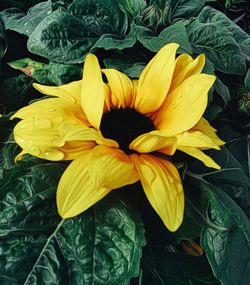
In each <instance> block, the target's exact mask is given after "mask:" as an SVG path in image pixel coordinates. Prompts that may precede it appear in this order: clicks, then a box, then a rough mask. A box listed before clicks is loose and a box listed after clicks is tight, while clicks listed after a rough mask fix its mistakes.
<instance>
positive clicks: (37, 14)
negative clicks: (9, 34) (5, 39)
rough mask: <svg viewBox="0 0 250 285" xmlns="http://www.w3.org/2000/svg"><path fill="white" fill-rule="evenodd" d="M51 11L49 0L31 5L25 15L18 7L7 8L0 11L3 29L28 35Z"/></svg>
mask: <svg viewBox="0 0 250 285" xmlns="http://www.w3.org/2000/svg"><path fill="white" fill-rule="evenodd" d="M51 13H52V8H51V4H50V2H49V1H45V2H41V3H38V4H37V5H35V6H34V7H31V8H30V9H29V10H28V12H27V15H26V14H25V13H24V12H23V11H22V10H20V9H18V8H9V9H6V10H4V11H2V12H1V13H0V18H1V19H2V21H3V23H4V26H5V29H6V30H12V31H15V32H18V33H20V34H23V35H26V36H29V35H30V34H31V33H32V32H33V30H34V29H35V27H36V26H37V25H38V24H39V23H40V22H41V21H42V20H43V19H44V18H45V17H46V16H47V15H49V14H51Z"/></svg>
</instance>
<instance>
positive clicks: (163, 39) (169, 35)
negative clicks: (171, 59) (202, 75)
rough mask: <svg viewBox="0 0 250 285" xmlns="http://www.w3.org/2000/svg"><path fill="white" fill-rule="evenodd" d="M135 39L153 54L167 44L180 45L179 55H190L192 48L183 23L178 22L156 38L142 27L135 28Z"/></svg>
mask: <svg viewBox="0 0 250 285" xmlns="http://www.w3.org/2000/svg"><path fill="white" fill-rule="evenodd" d="M136 28H137V31H138V34H137V38H138V40H139V41H140V42H141V43H142V45H143V46H144V47H145V48H147V49H149V50H151V51H154V52H157V51H158V50H159V49H160V48H161V47H163V46H164V45H166V44H168V43H173V42H175V43H178V44H180V48H179V50H178V51H179V52H180V53H183V52H185V53H189V54H192V47H191V45H190V43H189V40H188V37H187V32H186V29H185V26H184V22H183V21H178V22H177V23H175V24H173V25H171V26H169V27H167V28H165V29H164V30H162V31H161V32H160V34H159V35H158V36H155V35H154V33H153V32H152V31H151V30H150V29H148V28H146V27H143V26H137V27H136Z"/></svg>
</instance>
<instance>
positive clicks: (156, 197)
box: [131, 154, 184, 232]
mask: <svg viewBox="0 0 250 285" xmlns="http://www.w3.org/2000/svg"><path fill="white" fill-rule="evenodd" d="M131 159H132V161H133V162H134V164H135V167H136V169H137V171H138V173H139V176H140V180H141V183H142V187H143V189H144V192H145V194H146V196H147V198H148V200H149V202H150V204H151V205H152V207H153V208H154V210H155V211H156V212H157V214H158V215H159V216H160V217H161V219H162V221H163V223H164V224H165V226H166V227H167V228H168V229H169V230H170V231H172V232H174V231H176V230H177V229H178V228H179V226H180V224H181V223H182V220H183V213H184V195H183V187H182V184H181V179H180V176H179V173H178V171H177V169H176V168H175V167H174V166H173V165H172V164H171V163H170V162H169V161H167V160H164V159H161V158H158V157H153V156H151V155H147V154H143V155H132V156H131Z"/></svg>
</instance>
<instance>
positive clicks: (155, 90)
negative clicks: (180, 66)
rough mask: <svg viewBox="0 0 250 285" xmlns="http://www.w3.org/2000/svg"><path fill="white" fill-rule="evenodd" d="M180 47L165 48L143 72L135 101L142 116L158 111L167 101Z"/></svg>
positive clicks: (169, 45) (168, 46)
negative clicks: (177, 51)
mask: <svg viewBox="0 0 250 285" xmlns="http://www.w3.org/2000/svg"><path fill="white" fill-rule="evenodd" d="M178 47H179V45H178V44H175V43H172V44H168V45H166V46H164V47H163V48H161V49H160V51H159V52H158V53H157V54H156V55H155V56H154V58H153V59H152V60H151V61H150V62H149V63H148V65H147V66H146V67H145V69H144V70H143V71H142V73H141V75H140V78H139V83H138V90H137V96H136V99H135V108H136V110H138V111H139V112H141V113H142V114H147V113H151V112H154V111H156V110H157V109H159V107H160V106H161V105H162V103H163V101H164V100H165V98H166V96H167V93H168V90H169V87H170V84H171V80H172V76H173V72H174V67H175V54H176V50H177V48H178Z"/></svg>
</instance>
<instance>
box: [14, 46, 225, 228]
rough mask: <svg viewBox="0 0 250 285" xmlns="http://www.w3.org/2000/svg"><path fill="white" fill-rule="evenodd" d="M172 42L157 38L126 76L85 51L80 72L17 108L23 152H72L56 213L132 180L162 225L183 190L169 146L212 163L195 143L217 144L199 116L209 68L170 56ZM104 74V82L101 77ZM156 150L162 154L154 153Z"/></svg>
mask: <svg viewBox="0 0 250 285" xmlns="http://www.w3.org/2000/svg"><path fill="white" fill-rule="evenodd" d="M177 48H178V44H175V43H172V44H168V45H166V46H164V47H163V48H162V49H161V50H160V51H159V52H158V53H157V54H156V55H155V57H154V58H153V59H152V60H151V61H150V62H149V63H148V65H147V66H146V67H145V69H144V70H143V71H142V73H141V75H140V77H139V79H138V80H131V79H129V78H128V77H127V76H126V75H125V74H123V73H121V72H119V71H117V70H115V69H101V68H100V66H99V63H98V60H97V58H96V56H95V55H93V54H88V55H87V56H86V59H85V64H84V71H83V78H82V80H79V81H75V82H72V83H69V84H66V85H62V86H58V87H52V86H43V85H40V84H34V87H35V88H36V89H37V90H39V91H40V92H41V93H43V94H46V95H50V96H55V98H48V99H44V100H41V101H38V102H35V103H32V104H31V105H29V106H27V107H24V108H22V109H20V110H19V111H18V112H17V113H16V114H15V115H14V116H13V118H20V119H22V120H21V121H20V122H19V123H18V124H17V125H16V127H15V128H14V137H15V140H16V142H17V143H18V144H19V145H20V146H21V148H22V149H23V150H22V152H21V153H20V154H19V155H18V157H17V159H21V157H22V155H23V154H26V153H29V154H31V155H34V156H37V157H40V158H43V159H48V160H52V161H59V160H73V161H72V162H71V163H70V165H69V166H68V168H67V169H66V170H65V172H64V174H63V175H62V177H61V180H60V182H59V185H58V189H57V207H58V211H59V214H60V215H61V216H62V217H63V218H70V217H73V216H76V215H78V214H80V213H82V212H83V211H85V210H86V209H88V208H89V207H91V206H92V205H93V204H95V203H96V202H97V201H99V200H100V199H102V198H103V197H104V196H106V195H107V194H108V193H109V192H110V191H111V190H113V189H117V188H120V187H122V186H125V185H128V184H132V183H135V182H136V181H140V182H141V184H142V187H143V189H144V191H145V194H146V196H147V198H148V200H149V202H150V203H151V205H152V207H153V208H154V210H155V211H156V212H157V213H158V215H159V216H160V217H161V219H162V221H163V223H164V224H165V225H166V227H167V228H168V229H169V230H170V231H175V230H177V229H178V227H179V226H180V224H181V222H182V220H183V212H184V194H183V187H182V183H181V179H180V176H179V173H178V171H177V169H176V168H175V166H174V165H173V164H172V163H171V161H170V160H171V156H172V155H173V154H174V153H175V151H176V150H180V151H183V152H185V153H187V154H189V155H191V156H193V157H195V158H197V159H199V160H201V161H202V162H203V163H204V164H205V165H206V166H208V167H213V168H216V169H219V168H220V166H219V165H218V164H216V163H215V162H214V161H213V160H212V159H211V158H210V157H209V156H207V155H206V154H205V153H204V152H203V151H202V150H205V149H210V148H213V149H220V147H219V146H220V145H222V144H223V141H221V140H220V139H219V138H218V137H217V135H216V130H215V129H213V128H212V127H211V126H210V124H209V123H208V122H207V121H206V120H205V119H204V118H202V115H203V113H204V111H205V109H206V106H207V99H208V91H209V89H210V88H211V86H212V85H213V83H214V81H215V76H212V75H207V74H203V73H201V71H202V69H203V67H204V63H205V56H204V55H200V56H198V57H197V58H196V59H195V60H193V58H192V57H191V56H189V55H187V54H182V55H180V56H179V57H177V58H176V50H177ZM103 77H106V80H107V83H104V81H103ZM159 153H161V154H164V155H159Z"/></svg>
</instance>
